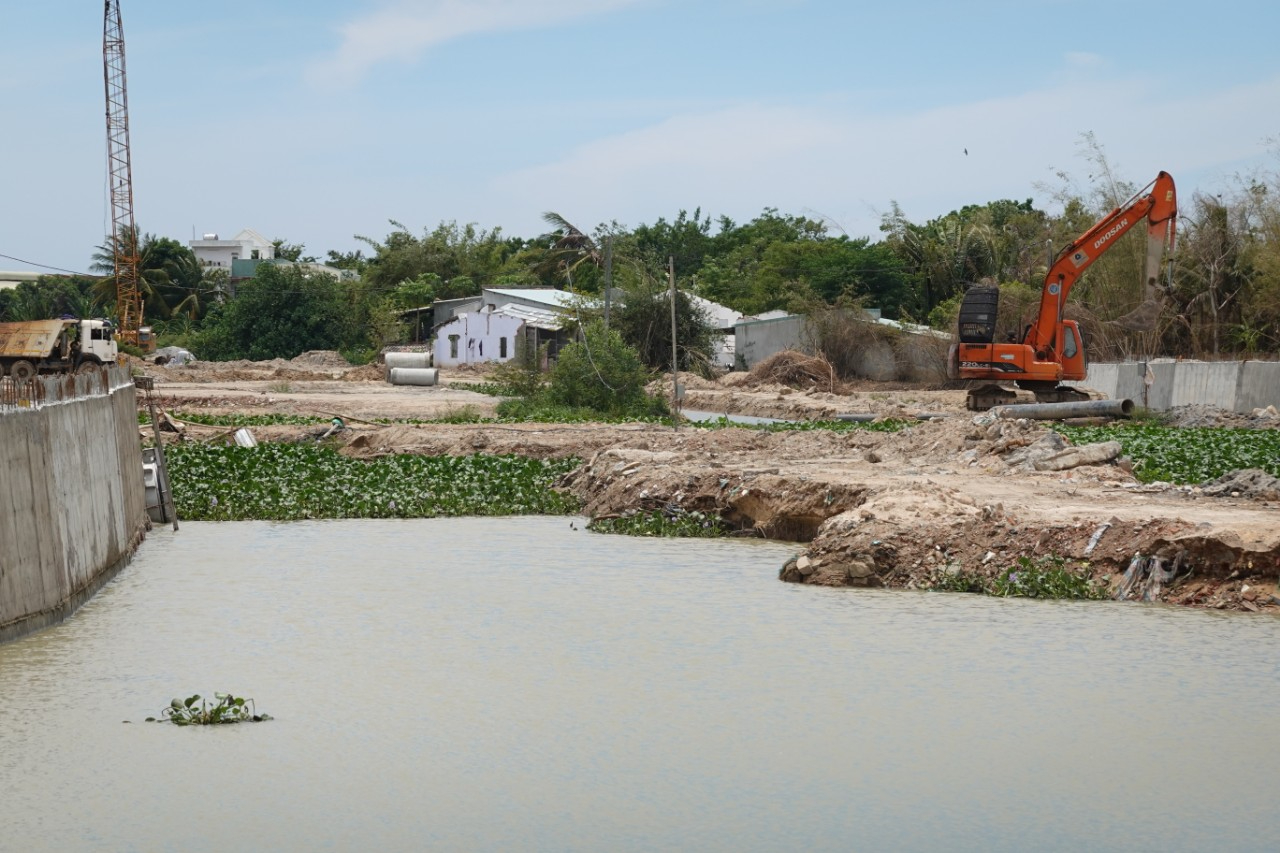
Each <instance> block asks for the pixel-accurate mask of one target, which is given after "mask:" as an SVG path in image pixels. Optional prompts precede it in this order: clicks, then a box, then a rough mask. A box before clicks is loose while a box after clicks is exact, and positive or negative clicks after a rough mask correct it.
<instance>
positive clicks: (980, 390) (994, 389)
mask: <svg viewBox="0 0 1280 853" xmlns="http://www.w3.org/2000/svg"><path fill="white" fill-rule="evenodd" d="M1017 399H1018V395H1017V394H1016V393H1014V392H1013V391H1010V390H1009V389H1008V388H1004V387H1001V386H999V385H994V384H993V385H980V386H978V387H977V388H970V389H969V393H968V395H967V396H966V397H965V400H964V406H965V408H966V409H968V410H969V411H971V412H985V411H987V409H993V408H995V407H996V406H1007V405H1009V404H1010V403H1012V402H1014V401H1015V400H1017Z"/></svg>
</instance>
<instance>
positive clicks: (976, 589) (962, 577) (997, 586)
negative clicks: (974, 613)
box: [926, 556, 1110, 601]
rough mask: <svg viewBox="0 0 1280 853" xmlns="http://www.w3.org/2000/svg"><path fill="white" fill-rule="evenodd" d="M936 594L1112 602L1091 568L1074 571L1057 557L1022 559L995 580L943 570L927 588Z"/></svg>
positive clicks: (969, 573) (952, 570) (1080, 568)
mask: <svg viewBox="0 0 1280 853" xmlns="http://www.w3.org/2000/svg"><path fill="white" fill-rule="evenodd" d="M926 588H927V589H931V590H934V591H936V592H970V593H976V594H978V595H994V596H1000V597H1002V598H1011V597H1018V598H1053V599H1083V600H1086V601H1097V600H1101V599H1105V598H1110V591H1109V589H1108V587H1107V585H1106V584H1105V583H1104V582H1102V581H1097V580H1094V579H1093V578H1092V577H1091V576H1090V574H1089V571H1088V569H1087V568H1085V567H1077V568H1073V567H1071V566H1069V565H1068V564H1067V561H1066V560H1064V559H1063V558H1061V557H1056V556H1042V557H1034V558H1033V557H1019V558H1018V559H1017V560H1016V561H1015V562H1014V565H1012V566H1009V567H1008V568H1005V569H1004V570H1002V571H1000V572H999V573H998V574H997V575H995V576H994V577H988V576H986V575H984V574H982V573H980V572H970V571H965V570H964V569H941V570H939V571H937V572H935V573H934V576H933V578H932V579H931V580H930V583H929V584H928V586H927V587H926Z"/></svg>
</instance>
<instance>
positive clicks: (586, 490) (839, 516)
mask: <svg viewBox="0 0 1280 853" xmlns="http://www.w3.org/2000/svg"><path fill="white" fill-rule="evenodd" d="M674 461H675V460H674V458H673V454H672V453H670V452H662V451H659V452H652V451H644V450H635V449H610V450H602V451H600V452H598V453H596V454H595V455H594V456H593V457H592V458H591V459H589V460H588V461H587V462H584V463H583V464H582V465H581V466H579V467H578V468H577V469H575V470H574V471H572V472H570V473H569V474H567V475H565V476H564V477H562V478H561V480H560V481H559V483H558V484H557V485H558V487H559V488H563V489H566V490H568V491H570V492H571V493H573V494H574V495H576V496H577V497H578V498H579V499H580V500H581V501H582V504H583V514H584V515H585V516H587V517H588V518H591V519H592V520H596V519H600V518H613V517H618V516H622V515H626V514H631V513H637V512H661V511H668V512H670V511H673V510H675V509H678V510H679V511H683V512H702V513H704V514H714V515H718V516H719V517H720V518H722V519H724V520H725V521H726V522H727V523H728V524H729V526H730V527H731V528H733V529H735V530H737V531H740V532H741V533H743V534H749V535H753V536H759V537H762V538H767V539H775V540H782V541H790V542H796V543H797V544H802V545H804V546H805V549H804V551H803V552H802V553H800V554H797V555H796V557H794V558H793V559H791V560H789V561H788V562H787V563H786V564H785V565H784V566H782V567H781V569H780V570H779V579H780V580H782V581H786V582H791V583H799V584H808V585H815V586H826V587H852V588H867V587H884V588H901V589H929V588H931V587H932V586H934V585H935V584H936V583H937V582H938V581H939V580H940V579H941V577H942V576H943V575H944V574H948V573H957V572H961V571H963V572H965V573H968V574H971V575H974V576H979V577H983V578H987V579H991V578H995V577H997V576H998V575H999V574H1001V573H1002V572H1004V571H1005V570H1007V569H1009V568H1011V567H1013V566H1016V565H1018V561H1019V559H1020V558H1025V559H1027V560H1031V561H1038V560H1042V559H1044V558H1061V559H1062V560H1064V561H1067V562H1070V563H1073V564H1075V565H1077V566H1082V567H1086V568H1085V570H1086V571H1087V573H1088V574H1089V576H1090V577H1091V578H1092V579H1093V580H1095V581H1097V582H1098V583H1101V584H1106V585H1107V586H1108V587H1110V588H1112V589H1114V588H1116V587H1117V586H1118V585H1119V584H1120V583H1121V580H1122V578H1123V576H1124V573H1125V572H1126V570H1127V569H1128V568H1129V567H1130V565H1131V563H1132V562H1133V560H1134V557H1135V555H1143V558H1144V559H1145V560H1150V558H1156V559H1157V560H1159V561H1161V565H1165V566H1167V567H1170V568H1172V567H1174V566H1175V565H1176V567H1177V573H1176V575H1175V578H1176V579H1175V580H1174V581H1173V582H1172V583H1169V584H1167V585H1163V586H1159V587H1158V588H1157V587H1155V586H1154V585H1147V589H1148V590H1149V591H1150V594H1151V600H1153V601H1158V602H1161V603H1165V604H1173V605H1179V606H1190V607H1198V608H1204V609H1216V610H1237V611H1249V612H1270V613H1273V614H1276V615H1280V600H1277V595H1280V590H1278V588H1277V577H1278V576H1280V538H1273V539H1272V540H1271V541H1269V542H1260V543H1246V542H1243V541H1241V540H1240V539H1239V537H1237V536H1235V535H1234V534H1232V533H1231V532H1230V531H1224V532H1215V531H1212V530H1206V529H1204V527H1205V526H1204V525H1197V524H1191V523H1190V522H1188V521H1185V520H1182V519H1179V518H1176V517H1173V516H1165V515H1152V516H1149V517H1147V518H1144V519H1119V518H1116V517H1115V516H1111V515H1107V516H1105V517H1104V516H1102V515H1099V516H1094V517H1090V516H1079V515H1077V516H1073V517H1072V518H1070V519H1064V520H1057V521H1045V520H1043V519H1036V518H1033V517H1030V516H1029V515H1026V514H1018V513H1016V512H1012V511H1007V510H1006V509H1005V508H1004V507H1003V506H1002V505H1000V504H998V503H996V504H981V503H979V502H978V501H976V500H974V499H973V498H971V497H969V496H968V495H965V494H963V493H961V492H958V491H957V490H955V489H951V488H948V487H946V486H944V485H941V484H939V483H936V482H932V481H930V480H929V479H928V478H921V479H920V480H918V481H915V482H905V483H891V484H886V483H874V484H872V483H865V484H850V483H848V482H846V481H845V480H843V479H840V478H836V477H830V478H828V477H824V476H823V475H822V473H821V471H815V470H809V471H806V473H805V474H804V475H799V476H797V475H788V474H783V473H779V469H776V468H766V469H746V468H728V467H724V466H717V467H714V468H709V469H707V470H705V471H704V472H702V473H700V474H698V473H693V474H685V475H683V476H678V475H673V462H674Z"/></svg>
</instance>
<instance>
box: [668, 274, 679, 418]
mask: <svg viewBox="0 0 1280 853" xmlns="http://www.w3.org/2000/svg"><path fill="white" fill-rule="evenodd" d="M667 280H668V281H669V282H670V284H671V423H672V424H673V425H674V426H675V428H676V431H677V432H679V431H680V373H679V362H678V361H677V360H676V259H675V256H674V255H668V256H667Z"/></svg>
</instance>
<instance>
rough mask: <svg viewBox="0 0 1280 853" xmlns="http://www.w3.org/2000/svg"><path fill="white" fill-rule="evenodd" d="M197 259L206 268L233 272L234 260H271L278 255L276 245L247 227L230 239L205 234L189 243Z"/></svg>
mask: <svg viewBox="0 0 1280 853" xmlns="http://www.w3.org/2000/svg"><path fill="white" fill-rule="evenodd" d="M187 245H189V246H190V247H191V251H193V252H195V255H196V260H198V261H199V262H200V266H202V267H204V268H205V269H206V270H208V269H215V270H226V271H227V274H228V275H230V274H231V262H232V261H257V260H269V259H271V258H274V257H275V256H276V247H275V245H274V244H273V243H272V242H271V241H270V240H268V239H267V238H266V237H263V236H262V235H261V234H259V233H258V232H257V231H254V230H253V229H252V228H245V229H244V230H243V231H241V232H240V233H239V234H237V235H236V236H234V237H232V238H231V239H230V240H222V239H219V238H218V235H217V234H205V235H204V236H203V237H202V238H201V239H199V240H192V241H191V242H190V243H188V244H187Z"/></svg>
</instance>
